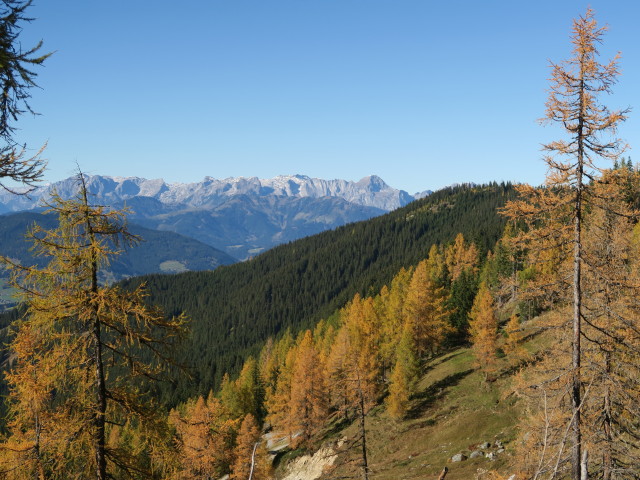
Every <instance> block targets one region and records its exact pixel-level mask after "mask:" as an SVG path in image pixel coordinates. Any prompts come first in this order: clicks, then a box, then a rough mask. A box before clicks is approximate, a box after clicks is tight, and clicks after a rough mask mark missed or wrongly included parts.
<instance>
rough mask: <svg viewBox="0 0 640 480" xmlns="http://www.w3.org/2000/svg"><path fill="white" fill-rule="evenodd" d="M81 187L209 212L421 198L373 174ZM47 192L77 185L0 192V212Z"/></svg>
mask: <svg viewBox="0 0 640 480" xmlns="http://www.w3.org/2000/svg"><path fill="white" fill-rule="evenodd" d="M87 187H88V189H89V191H90V192H92V193H93V194H94V195H96V197H97V200H98V201H100V202H105V203H108V204H116V203H120V202H124V201H127V200H131V199H133V198H140V197H144V198H145V199H147V200H148V199H153V200H156V201H158V202H160V203H161V204H162V205H163V206H165V207H177V208H185V207H192V208H215V207H217V206H219V205H221V204H223V203H224V202H226V201H227V200H229V198H230V197H234V196H237V195H249V196H258V197H272V196H276V197H293V198H305V197H309V198H323V197H334V198H340V199H343V200H345V201H347V202H349V203H353V204H355V205H360V206H365V207H374V208H377V209H380V210H384V211H391V210H394V209H396V208H398V207H402V206H404V205H406V204H407V203H409V202H411V201H413V200H414V199H415V198H421V197H422V196H424V195H425V192H422V193H419V194H416V196H412V195H410V194H408V193H407V192H405V191H404V190H397V189H395V188H392V187H390V186H389V185H387V184H386V183H385V182H384V181H383V180H382V179H381V178H380V177H378V176H376V175H371V176H368V177H364V178H363V179H361V180H360V181H358V182H352V181H348V180H323V179H319V178H311V177H308V176H305V175H280V176H277V177H275V178H270V179H259V178H257V177H249V178H246V177H235V178H226V179H222V180H219V179H216V178H213V177H205V178H204V179H203V180H202V181H201V182H197V183H166V182H165V181H164V180H162V179H152V180H148V179H145V178H138V177H110V176H103V175H87ZM53 188H55V189H56V190H57V191H58V193H59V194H60V195H61V196H62V197H63V198H66V197H70V196H72V195H73V194H74V193H75V191H76V190H77V185H76V181H75V179H74V178H73V177H72V178H68V179H66V180H62V181H60V182H56V183H53V184H50V185H47V186H44V187H41V188H39V189H37V190H36V191H34V192H33V193H32V194H31V195H30V198H27V197H16V196H12V195H9V194H8V193H6V192H0V213H1V212H9V211H14V212H15V211H21V210H31V209H33V208H36V207H37V206H38V205H39V204H40V200H43V199H46V198H47V197H48V195H49V193H50V192H51V190H52V189H53ZM427 193H430V192H427Z"/></svg>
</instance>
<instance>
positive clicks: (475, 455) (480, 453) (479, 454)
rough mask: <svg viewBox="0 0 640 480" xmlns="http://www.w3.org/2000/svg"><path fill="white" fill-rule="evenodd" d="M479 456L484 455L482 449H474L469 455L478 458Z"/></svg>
mask: <svg viewBox="0 0 640 480" xmlns="http://www.w3.org/2000/svg"><path fill="white" fill-rule="evenodd" d="M478 457H484V453H482V452H481V451H480V450H474V451H473V452H471V455H469V458H478Z"/></svg>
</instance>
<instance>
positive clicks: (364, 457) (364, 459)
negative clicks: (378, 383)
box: [358, 375, 369, 480]
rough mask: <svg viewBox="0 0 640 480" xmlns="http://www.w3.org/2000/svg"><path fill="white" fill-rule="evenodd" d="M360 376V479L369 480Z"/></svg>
mask: <svg viewBox="0 0 640 480" xmlns="http://www.w3.org/2000/svg"><path fill="white" fill-rule="evenodd" d="M359 377H360V376H359V375H358V395H359V397H360V398H359V400H360V411H359V412H358V413H359V414H360V439H361V442H362V478H363V480H369V460H368V459H367V432H366V429H365V416H366V410H365V401H364V392H363V391H362V386H361V384H360V378H359Z"/></svg>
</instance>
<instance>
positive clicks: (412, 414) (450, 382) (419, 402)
mask: <svg viewBox="0 0 640 480" xmlns="http://www.w3.org/2000/svg"><path fill="white" fill-rule="evenodd" d="M458 355H459V354H458ZM473 371H474V369H473V368H470V369H468V370H464V371H462V372H458V373H453V374H451V375H449V376H447V377H445V378H443V379H442V380H440V381H438V382H435V383H433V384H431V385H429V387H427V388H426V389H425V390H423V391H422V392H418V393H416V394H415V395H414V396H413V400H414V405H413V406H412V407H411V409H410V410H409V411H408V412H407V418H409V419H416V418H420V417H422V416H423V415H424V413H425V412H426V411H427V410H428V409H429V408H431V407H432V406H433V404H434V403H435V402H436V401H437V400H439V399H440V398H442V397H444V396H445V395H446V393H447V392H446V389H447V388H450V387H453V386H454V385H457V384H458V383H460V381H461V380H462V379H463V378H465V377H466V376H467V375H469V374H470V373H473Z"/></svg>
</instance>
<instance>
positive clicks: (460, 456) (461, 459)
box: [451, 453, 467, 462]
mask: <svg viewBox="0 0 640 480" xmlns="http://www.w3.org/2000/svg"><path fill="white" fill-rule="evenodd" d="M466 459H467V456H466V455H465V454H464V453H456V454H455V455H454V456H453V457H451V461H452V462H464V461H465V460H466Z"/></svg>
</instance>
